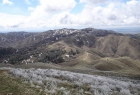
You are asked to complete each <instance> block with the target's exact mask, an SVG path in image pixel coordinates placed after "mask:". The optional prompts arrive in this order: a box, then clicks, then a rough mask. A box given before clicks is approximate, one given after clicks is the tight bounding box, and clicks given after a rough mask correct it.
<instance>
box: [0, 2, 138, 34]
mask: <svg viewBox="0 0 140 95" xmlns="http://www.w3.org/2000/svg"><path fill="white" fill-rule="evenodd" d="M86 27H92V28H101V29H103V28H105V29H132V30H133V29H134V30H137V31H139V30H140V0H0V31H22V30H23V31H41V30H46V29H57V28H86ZM139 32H140V31H139Z"/></svg>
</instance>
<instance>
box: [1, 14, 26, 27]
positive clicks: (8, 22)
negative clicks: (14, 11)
mask: <svg viewBox="0 0 140 95" xmlns="http://www.w3.org/2000/svg"><path fill="white" fill-rule="evenodd" d="M24 18H25V17H24V16H21V15H10V14H6V13H0V25H1V26H2V27H11V26H14V25H18V24H20V23H22V22H23V21H24Z"/></svg>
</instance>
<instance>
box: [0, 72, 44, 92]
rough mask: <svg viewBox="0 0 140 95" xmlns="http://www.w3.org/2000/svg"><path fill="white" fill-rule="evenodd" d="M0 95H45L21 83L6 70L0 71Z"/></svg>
mask: <svg viewBox="0 0 140 95" xmlns="http://www.w3.org/2000/svg"><path fill="white" fill-rule="evenodd" d="M0 95H45V94H43V92H40V89H36V88H34V87H31V86H30V85H29V84H25V83H23V82H22V81H21V80H20V79H17V78H14V77H12V76H10V75H9V74H8V71H7V70H0Z"/></svg>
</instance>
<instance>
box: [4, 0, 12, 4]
mask: <svg viewBox="0 0 140 95" xmlns="http://www.w3.org/2000/svg"><path fill="white" fill-rule="evenodd" d="M2 3H3V4H9V5H12V4H14V3H13V2H11V1H10V0H3V1H2Z"/></svg>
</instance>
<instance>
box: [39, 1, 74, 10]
mask: <svg viewBox="0 0 140 95" xmlns="http://www.w3.org/2000/svg"><path fill="white" fill-rule="evenodd" d="M75 5H76V2H75V0H67V1H66V0H40V6H42V7H43V8H44V10H45V11H47V12H56V11H66V10H71V9H72V8H74V7H75Z"/></svg>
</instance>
